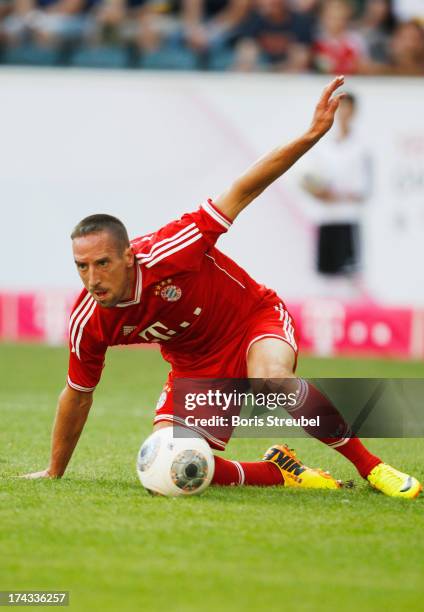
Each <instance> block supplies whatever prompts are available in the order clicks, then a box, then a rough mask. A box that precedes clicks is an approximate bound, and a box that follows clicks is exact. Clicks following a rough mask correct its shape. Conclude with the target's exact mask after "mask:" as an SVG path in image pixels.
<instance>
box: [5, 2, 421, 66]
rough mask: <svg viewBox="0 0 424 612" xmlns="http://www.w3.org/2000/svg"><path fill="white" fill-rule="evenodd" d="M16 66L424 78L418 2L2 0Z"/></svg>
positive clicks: (9, 58) (9, 54)
mask: <svg viewBox="0 0 424 612" xmlns="http://www.w3.org/2000/svg"><path fill="white" fill-rule="evenodd" d="M0 62H1V63H2V64H13V65H17V64H18V65H19V64H23V65H40V66H55V65H56V66H78V67H87V68H90V67H97V68H134V69H155V70H157V69H159V70H161V69H163V70H221V71H222V70H233V71H241V72H261V71H272V72H282V73H304V72H309V73H329V74H332V73H344V74H365V75H367V74H383V75H386V74H396V75H424V9H423V4H422V2H421V1H418V0H362V1H360V0H356V1H353V0H352V1H350V0H325V1H324V0H321V1H320V0H0Z"/></svg>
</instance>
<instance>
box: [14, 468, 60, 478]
mask: <svg viewBox="0 0 424 612" xmlns="http://www.w3.org/2000/svg"><path fill="white" fill-rule="evenodd" d="M19 478H27V479H28V480H36V479H37V478H57V476H53V475H52V474H50V472H49V470H42V471H41V472H31V473H30V474H22V476H19Z"/></svg>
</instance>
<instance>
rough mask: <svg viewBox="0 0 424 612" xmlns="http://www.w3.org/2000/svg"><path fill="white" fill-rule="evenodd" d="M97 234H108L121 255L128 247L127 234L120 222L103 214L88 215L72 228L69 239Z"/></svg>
mask: <svg viewBox="0 0 424 612" xmlns="http://www.w3.org/2000/svg"><path fill="white" fill-rule="evenodd" d="M99 232H109V234H111V236H112V237H113V239H114V240H115V242H116V245H117V247H118V249H119V252H121V253H122V251H124V250H125V249H126V248H128V247H129V246H130V240H129V238H128V232H127V230H126V227H125V225H124V224H123V223H122V221H120V220H119V219H117V218H116V217H112V215H105V214H100V215H90V216H89V217H85V218H84V219H82V221H80V222H79V223H78V225H76V226H75V227H74V229H73V231H72V234H71V239H72V240H73V239H74V238H81V237H82V236H88V235H89V234H98V233H99Z"/></svg>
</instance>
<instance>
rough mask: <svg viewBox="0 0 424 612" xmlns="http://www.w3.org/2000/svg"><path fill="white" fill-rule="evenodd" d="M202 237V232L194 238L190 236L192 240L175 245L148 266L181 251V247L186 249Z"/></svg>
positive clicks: (148, 265)
mask: <svg viewBox="0 0 424 612" xmlns="http://www.w3.org/2000/svg"><path fill="white" fill-rule="evenodd" d="M200 238H203V236H202V234H196V235H195V236H193V238H190V240H187V241H186V242H183V243H182V244H179V245H178V246H176V247H174V248H173V249H170V250H169V251H166V252H165V253H162V255H159V257H156V258H155V259H153V260H152V261H150V262H149V263H148V264H147V265H146V268H151V267H152V266H154V265H155V264H157V263H158V262H159V261H162V259H165V257H169V256H170V255H173V254H174V253H177V252H178V251H181V249H185V248H186V247H188V246H190V244H193V242H196V241H197V240H200Z"/></svg>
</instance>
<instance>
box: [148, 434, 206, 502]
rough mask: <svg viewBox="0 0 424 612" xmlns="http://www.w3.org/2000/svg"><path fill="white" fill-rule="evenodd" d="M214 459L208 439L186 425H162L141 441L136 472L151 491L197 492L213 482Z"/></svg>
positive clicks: (168, 492) (191, 493)
mask: <svg viewBox="0 0 424 612" xmlns="http://www.w3.org/2000/svg"><path fill="white" fill-rule="evenodd" d="M214 469H215V461H214V458H213V454H212V450H211V448H210V446H209V445H208V444H207V442H206V441H205V440H204V439H203V438H202V437H200V436H198V435H197V434H196V433H195V432H193V431H191V430H190V431H189V430H188V429H185V428H184V427H163V428H162V429H158V430H157V431H155V432H153V433H152V435H151V436H149V437H148V438H147V440H146V441H145V442H144V443H143V444H142V446H141V448H140V452H139V453H138V457H137V474H138V477H139V478H140V481H141V484H142V485H143V487H144V488H145V489H147V490H148V491H149V492H150V493H159V494H160V495H165V496H166V497H177V496H179V495H196V494H198V493H201V492H202V491H204V490H205V489H206V487H207V486H209V485H210V483H211V480H212V476H213V472H214Z"/></svg>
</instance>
